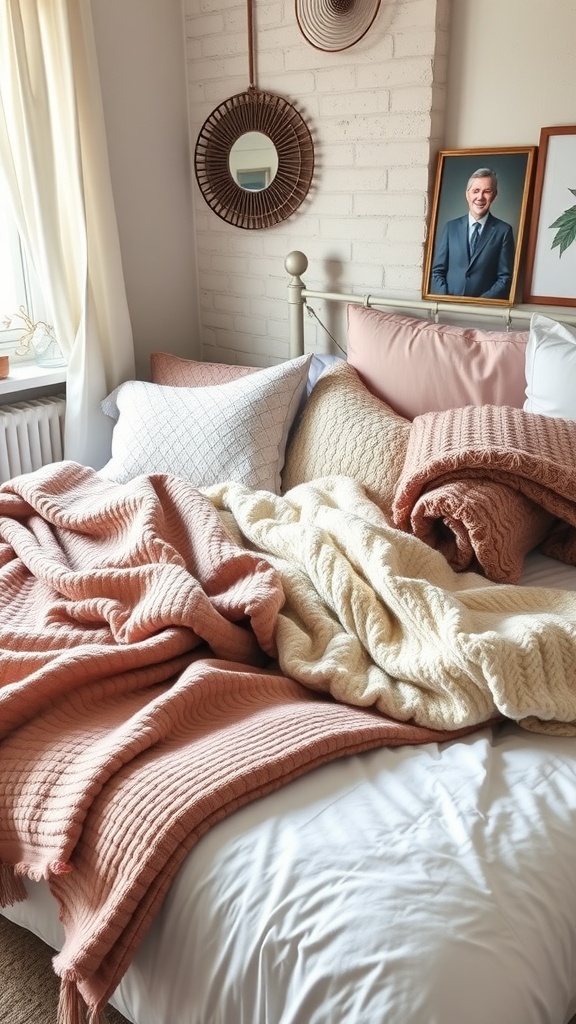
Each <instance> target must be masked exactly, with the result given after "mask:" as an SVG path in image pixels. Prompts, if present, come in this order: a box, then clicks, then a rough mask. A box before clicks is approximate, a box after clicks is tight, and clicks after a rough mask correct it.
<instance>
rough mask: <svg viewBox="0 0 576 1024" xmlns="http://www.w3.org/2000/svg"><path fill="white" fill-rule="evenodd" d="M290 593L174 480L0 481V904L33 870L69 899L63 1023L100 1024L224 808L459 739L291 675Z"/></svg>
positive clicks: (58, 469) (74, 471) (59, 967)
mask: <svg viewBox="0 0 576 1024" xmlns="http://www.w3.org/2000/svg"><path fill="white" fill-rule="evenodd" d="M260 493H261V494H266V492H260ZM242 494H244V492H242ZM245 494H246V497H245V498H244V500H245V501H249V500H251V496H252V492H250V491H249V490H246V492H245ZM284 601H285V594H284V589H283V585H282V581H281V577H280V574H279V572H278V570H276V569H275V568H274V567H272V566H271V564H270V562H269V561H268V560H267V559H266V558H264V557H262V556H261V555H260V554H259V553H258V552H255V551H249V550H244V549H242V548H241V547H239V546H238V545H237V544H236V543H235V542H234V541H233V540H232V539H231V536H230V533H229V532H228V530H227V529H226V528H225V527H224V526H223V524H222V517H221V514H220V512H219V511H217V510H216V508H215V507H214V504H213V503H212V501H211V500H209V499H208V498H207V497H206V496H205V495H203V494H201V493H200V492H199V491H197V490H196V489H195V488H194V487H193V486H192V485H191V484H190V483H189V482H187V481H185V480H182V479H180V478H176V477H168V476H164V475H156V476H151V477H140V478H137V479H136V480H134V481H132V482H131V483H130V484H127V485H119V484H115V483H111V482H109V481H106V480H105V479H104V478H102V477H100V476H99V475H98V474H96V473H94V471H93V470H90V469H87V468H85V467H81V466H77V465H75V464H73V463H61V464H58V465H55V466H48V467H44V469H42V470H39V471H38V472H37V473H33V474H30V475H28V476H23V477H19V478H17V479H16V480H13V481H12V482H11V483H9V484H5V485H4V486H3V487H2V488H0V680H1V684H0V780H1V785H0V902H2V903H4V904H7V903H9V902H13V901H15V900H17V899H23V898H25V891H24V889H23V886H22V882H21V879H22V876H28V877H30V878H32V879H39V878H47V879H48V881H49V885H50V888H51V890H52V892H53V894H54V895H55V897H56V898H57V900H58V901H59V904H60V911H61V917H62V921H63V924H64V930H65V943H64V946H63V949H62V951H61V952H60V954H59V955H58V956H57V957H56V958H55V961H54V966H55V969H56V971H57V973H58V974H59V975H60V977H61V998H60V1006H59V1016H58V1022H59V1024H81V1022H82V1021H84V1020H87V1021H89V1024H95V1022H96V1021H98V1020H100V1015H101V1011H102V1008H103V1006H104V1005H105V1003H106V1002H107V1001H108V998H109V996H110V994H111V993H112V991H113V990H114V988H115V987H116V985H117V984H118V981H119V980H120V978H121V977H122V975H123V973H124V972H125V970H126V969H127V967H128V965H129V963H130V960H131V958H132V956H133V954H134V952H135V950H136V949H137V947H138V945H139V944H140V942H141V941H142V939H143V937H144V935H145V932H146V929H147V927H148V925H149V923H150V921H151V920H152V917H153V915H154V912H155V910H156V909H157V908H158V906H159V905H160V903H161V901H162V899H163V897H164V895H165V893H166V891H167V889H168V886H169V885H170V882H171V880H172V878H173V877H174V874H175V873H176V871H177V870H178V868H179V866H180V864H181V863H182V861H183V859H184V857H185V856H186V855H187V853H188V852H189V851H190V850H191V848H192V847H193V846H194V844H195V843H196V842H197V840H198V839H199V837H200V836H201V835H202V834H203V833H204V832H205V831H206V830H207V829H208V828H209V827H210V826H211V825H213V824H214V823H215V822H217V821H219V820H220V819H221V818H223V817H224V816H225V815H227V814H230V813H231V812H232V811H234V810H235V809H236V808H237V807H239V806H241V805H242V804H244V803H246V802H248V801H250V800H253V799H256V798H257V797H259V796H260V795H263V794H264V793H268V792H270V791H271V790H273V789H274V788H276V787H278V786H280V785H283V784H285V783H287V782H289V781H290V780H291V779H293V778H295V777H297V776H298V775H301V774H302V773H303V772H305V771H308V770H310V769H312V768H314V767H315V766H317V765H319V764H322V763H324V762H326V761H329V760H331V759H333V758H335V757H339V756H343V755H345V754H350V753H355V752H358V751H361V750H364V749H369V748H371V747H374V746H379V745H382V744H399V743H419V742H427V741H429V740H433V739H437V740H439V739H443V738H449V737H450V736H451V735H459V734H460V731H459V730H455V731H454V732H452V733H442V732H441V731H439V730H437V729H430V728H427V727H421V726H418V725H417V724H415V723H413V722H396V721H392V720H389V719H387V718H386V717H384V716H383V715H380V714H378V713H376V712H375V711H374V710H373V709H366V708H360V707H351V706H347V705H346V704H343V703H337V702H336V701H333V700H331V699H330V698H327V697H326V695H324V694H322V695H319V694H315V693H314V692H312V690H310V689H305V688H304V687H303V686H302V685H300V684H299V683H298V682H297V681H295V680H294V679H291V678H287V677H286V676H285V675H282V674H281V673H280V671H279V670H278V666H277V664H276V662H275V661H271V660H270V659H271V658H272V657H273V656H274V655H275V654H276V650H277V631H278V626H279V612H280V609H281V607H282V605H283V603H284ZM322 614H328V617H329V618H331V616H330V614H329V613H325V612H322V613H321V616H320V618H322ZM304 657H305V654H304Z"/></svg>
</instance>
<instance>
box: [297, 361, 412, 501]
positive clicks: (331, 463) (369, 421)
mask: <svg viewBox="0 0 576 1024" xmlns="http://www.w3.org/2000/svg"><path fill="white" fill-rule="evenodd" d="M409 432H410V423H409V421H408V420H406V419H404V417H402V416H399V415H398V414H397V413H395V412H394V411H393V410H392V409H391V408H390V406H389V405H386V403H385V402H382V401H381V400H380V399H379V398H376V397H375V396H374V395H373V394H371V392H370V391H369V390H368V388H366V387H365V386H364V384H363V383H362V381H361V380H360V377H359V376H358V374H357V372H356V370H355V369H354V368H353V367H352V366H350V365H349V363H346V362H342V363H337V364H336V365H335V366H334V367H332V368H331V369H328V370H326V371H325V372H324V373H323V374H322V376H321V377H320V379H319V381H318V383H317V384H316V385H315V387H314V390H313V391H312V394H311V395H310V398H309V399H308V401H307V403H306V406H305V408H304V412H303V413H302V417H301V419H300V421H299V423H298V426H297V427H296V429H295V431H294V434H293V436H292V438H291V440H290V442H289V445H288V449H287V452H286V464H285V466H284V471H283V473H282V489H283V491H286V490H288V489H289V488H291V487H295V486H296V485H297V484H301V483H306V482H308V481H310V480H314V479H317V478H318V477H322V476H349V477H353V478H354V480H357V481H358V482H359V483H361V484H362V485H363V487H364V489H365V491H366V493H367V495H368V497H369V498H371V500H372V501H374V502H375V503H376V504H377V505H379V506H380V508H381V509H382V511H383V512H385V513H386V515H387V516H390V514H391V507H392V499H393V497H394V488H395V486H396V482H397V480H398V478H399V476H400V473H401V471H402V467H403V465H404V455H405V453H406V446H407V444H408V434H409Z"/></svg>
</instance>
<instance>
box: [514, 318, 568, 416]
mask: <svg viewBox="0 0 576 1024" xmlns="http://www.w3.org/2000/svg"><path fill="white" fill-rule="evenodd" d="M524 410H525V411H526V412H537V413H540V414H541V415H542V416H558V417H560V419H565V420H576V331H575V330H574V328H573V327H568V326H567V325H566V324H562V323H558V321H557V320H551V319H550V317H547V316H543V315H542V314H541V313H533V314H532V317H531V320H530V335H529V338H528V345H527V346H526V401H525V402H524Z"/></svg>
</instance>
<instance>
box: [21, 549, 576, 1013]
mask: <svg viewBox="0 0 576 1024" xmlns="http://www.w3.org/2000/svg"><path fill="white" fill-rule="evenodd" d="M524 581H525V582H526V583H528V584H536V585H539V586H558V585H560V586H564V587H570V588H571V589H576V571H575V570H574V569H569V568H568V567H566V566H562V565H559V564H558V563H556V562H552V561H551V560H549V559H545V558H543V557H542V556H540V555H532V556H530V558H529V559H528V560H527V564H526V571H525V576H524ZM575 840H576V741H575V740H574V739H570V738H551V737H546V736H539V735H534V734H531V733H527V732H524V731H523V730H521V729H519V728H518V727H517V726H515V725H511V724H510V725H505V726H504V727H501V728H499V729H497V730H492V729H489V728H486V729H483V730H480V731H478V732H476V733H474V734H473V735H471V736H469V737H467V738H466V739H464V740H460V741H457V742H452V743H446V744H441V745H438V744H426V745H424V746H420V747H401V748H398V749H381V750H377V751H372V752H370V753H366V754H362V755H359V756H356V757H351V758H345V759H341V760H339V761H337V762H335V763H333V764H330V765H326V766H324V767H322V768H319V769H317V770H315V771H314V772H311V773H310V774H308V775H306V776H305V777H303V778H301V779H299V780H297V781H296V782H293V783H291V784H290V785H288V786H286V787H285V788H283V789H281V790H279V791H277V792H275V793H273V794H270V795H269V796H267V797H266V798H264V799H261V800H259V801H257V802H256V803H254V804H251V805H249V806H248V807H245V808H243V809H241V810H239V811H237V812H236V813H235V814H233V815H232V816H231V817H229V818H227V819H226V820H225V821H223V822H221V823H220V824H218V825H217V826H215V827H214V828H213V829H212V830H211V831H210V832H209V833H208V834H207V835H206V836H204V837H203V838H202V840H201V841H200V843H199V844H198V845H197V846H196V847H195V849H194V850H193V851H192V853H191V854H190V856H189V857H188V858H187V860H186V861H185V863H184V865H183V866H182V868H181V870H180V872H179V874H178V876H177V878H176V879H175V882H174V884H173V885H172V888H171V890H170V892H169V894H168V897H167V899H166V901H165V903H164V905H163V907H162V909H161V911H160V913H159V915H158V917H157V918H156V920H155V922H154V925H153V927H152V929H151V931H150V932H149V934H148V936H147V938H146V939H145V941H144V943H143V945H142V947H141V949H140V950H139V952H138V953H137V955H136V957H135V959H134V961H133V963H132V966H131V967H130V969H129V971H128V973H127V974H126V976H125V977H124V979H123V981H122V983H121V985H120V987H119V989H118V990H117V992H116V994H115V997H114V999H113V1002H114V1004H115V1005H116V1006H117V1007H118V1008H119V1009H120V1010H121V1011H122V1013H124V1014H125V1015H126V1016H127V1017H128V1018H129V1019H130V1020H132V1021H134V1022H135V1024H487V1022H490V1024H566V1022H567V1021H568V1020H569V1019H570V1017H571V1016H572V1014H573V1013H574V1012H576V885H575V884H574V881H575V875H576V842H575ZM28 890H29V899H28V901H27V902H26V903H22V904H18V905H16V906H14V907H11V908H8V910H6V911H4V913H5V914H6V916H8V917H10V918H11V919H12V920H15V921H17V922H19V923H21V924H23V925H24V926H25V927H27V928H30V929H31V930H32V931H34V932H35V933H36V934H39V935H40V936H41V937H42V938H44V939H45V940H46V941H47V942H49V943H50V944H51V945H53V946H54V947H55V948H58V947H59V946H60V944H61V942H62V932H61V925H60V923H59V921H58V915H57V910H56V907H55V904H54V901H53V900H52V897H51V896H50V893H49V890H48V888H47V885H46V884H34V883H28Z"/></svg>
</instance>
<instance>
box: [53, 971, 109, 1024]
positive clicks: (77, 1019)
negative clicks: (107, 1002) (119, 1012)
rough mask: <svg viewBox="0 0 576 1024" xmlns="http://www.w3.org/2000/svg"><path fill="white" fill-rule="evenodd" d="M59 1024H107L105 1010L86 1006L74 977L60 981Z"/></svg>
mask: <svg viewBox="0 0 576 1024" xmlns="http://www.w3.org/2000/svg"><path fill="white" fill-rule="evenodd" d="M57 1024H106V1017H105V1016H104V1013H103V1012H101V1011H100V1010H96V1009H91V1008H90V1007H88V1006H86V1003H85V1002H84V1000H83V998H82V996H81V995H80V993H79V991H78V988H77V985H76V981H75V980H74V978H73V977H64V978H62V980H61V982H60V998H59V1001H58V1021H57Z"/></svg>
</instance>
